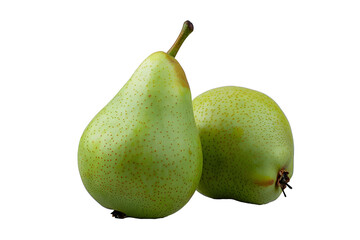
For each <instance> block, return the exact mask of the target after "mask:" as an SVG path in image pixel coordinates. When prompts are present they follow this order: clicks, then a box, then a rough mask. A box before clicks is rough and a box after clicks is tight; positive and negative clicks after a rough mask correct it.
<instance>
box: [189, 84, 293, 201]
mask: <svg viewBox="0 0 360 240" xmlns="http://www.w3.org/2000/svg"><path fill="white" fill-rule="evenodd" d="M193 106H194V114H195V121H196V124H197V127H198V129H199V132H200V139H201V144H202V149H203V172H202V177H201V180H200V183H199V186H198V191H199V192H200V193H202V194H203V195H205V196H208V197H211V198H215V199H235V200H238V201H242V202H247V203H254V204H265V203H268V202H271V201H273V200H275V199H277V198H278V197H279V195H280V194H281V192H284V189H285V188H286V186H289V187H290V185H289V184H288V182H289V180H290V178H291V176H292V174H293V161H294V143H293V137H292V133H291V129H290V125H289V122H288V120H287V118H286V116H285V115H284V113H283V112H282V110H281V109H280V107H279V106H278V105H277V104H276V103H275V102H274V101H273V100H272V99H271V98H270V97H268V96H266V95H265V94H263V93H260V92H258V91H255V90H251V89H247V88H242V87H234V86H229V87H220V88H216V89H212V90H209V91H207V92H205V93H203V94H201V95H199V96H198V97H196V98H195V99H194V101H193ZM284 194H285V192H284ZM285 196H286V195H285Z"/></svg>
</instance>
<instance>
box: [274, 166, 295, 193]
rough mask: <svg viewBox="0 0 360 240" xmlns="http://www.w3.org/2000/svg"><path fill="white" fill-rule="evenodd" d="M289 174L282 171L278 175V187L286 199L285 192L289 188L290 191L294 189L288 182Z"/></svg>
mask: <svg viewBox="0 0 360 240" xmlns="http://www.w3.org/2000/svg"><path fill="white" fill-rule="evenodd" d="M288 175H289V172H288V171H286V170H285V169H281V170H280V171H279V173H278V177H277V185H278V186H279V187H280V188H281V190H282V192H283V194H284V196H285V197H286V194H285V191H284V189H285V188H286V187H289V188H290V189H292V187H291V186H290V185H289V184H288V182H289V181H290V178H289V176H288Z"/></svg>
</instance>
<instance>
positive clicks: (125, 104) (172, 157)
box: [78, 52, 202, 218]
mask: <svg viewBox="0 0 360 240" xmlns="http://www.w3.org/2000/svg"><path fill="white" fill-rule="evenodd" d="M78 166H79V171H80V175H81V179H82V181H83V183H84V185H85V187H86V189H87V191H88V192H89V193H90V194H91V196H92V197H93V198H94V199H95V200H96V201H97V202H99V203H100V204H101V205H102V206H104V207H106V208H109V209H114V210H117V211H120V212H122V213H124V214H125V215H126V216H130V217H136V218H160V217H165V216H168V215H170V214H172V213H174V212H176V211H178V210H179V209H180V208H182V207H183V206H184V205H185V204H186V203H187V202H188V201H189V199H190V198H191V196H192V195H193V193H194V191H195V190H196V187H197V185H198V182H199V180H200V176H201V171H202V151H201V143H200V138H199V134H198V130H197V128H196V124H195V120H194V116H193V108H192V100H191V94H190V89H189V85H188V82H187V79H186V77H185V73H184V71H183V69H182V68H181V66H180V64H179V63H178V62H177V60H175V58H173V57H172V56H170V55H168V54H166V53H164V52H156V53H154V54H152V55H150V56H149V57H148V58H147V59H146V60H145V61H144V62H143V63H142V64H141V65H140V66H139V68H138V69H137V70H136V71H135V73H134V74H133V76H132V77H131V79H130V80H129V81H128V82H127V83H126V84H125V85H124V86H123V88H122V89H121V90H120V91H119V92H118V93H117V95H116V96H115V97H114V98H113V99H112V100H111V101H110V102H109V103H108V104H107V105H106V106H105V107H104V108H103V109H102V110H101V111H100V112H99V113H98V114H97V115H96V116H95V117H94V118H93V120H92V121H91V122H90V123H89V125H88V126H87V127H86V129H85V131H84V133H83V135H82V137H81V140H80V144H79V151H78Z"/></svg>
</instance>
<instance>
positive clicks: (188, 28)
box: [167, 20, 194, 57]
mask: <svg viewBox="0 0 360 240" xmlns="http://www.w3.org/2000/svg"><path fill="white" fill-rule="evenodd" d="M192 31H194V25H193V24H192V23H191V22H190V21H189V20H188V21H185V22H184V25H183V28H182V29H181V32H180V34H179V36H178V38H177V39H176V41H175V43H174V44H173V45H172V47H171V48H170V49H169V51H168V52H167V53H168V54H169V55H170V56H173V57H175V56H176V54H177V52H178V51H179V49H180V47H181V45H182V44H183V42H184V41H185V39H186V38H187V37H188V36H189V35H190V33H192Z"/></svg>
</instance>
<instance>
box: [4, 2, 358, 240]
mask: <svg viewBox="0 0 360 240" xmlns="http://www.w3.org/2000/svg"><path fill="white" fill-rule="evenodd" d="M125 2H126V3H125ZM187 19H189V20H191V21H192V22H193V24H194V26H195V31H194V32H193V33H192V34H191V35H190V36H189V38H188V39H187V40H186V42H185V43H184V45H183V47H182V48H181V50H180V51H179V53H178V55H177V59H178V61H179V62H180V64H181V65H182V67H183V68H184V70H185V72H186V75H187V77H188V81H189V83H190V87H191V90H192V95H193V97H196V96H197V95H199V94H200V93H202V92H204V91H206V90H209V89H211V88H215V87H220V86H225V85H236V86H243V87H248V88H251V89H255V90H258V91H261V92H264V93H266V94H267V95H269V96H270V97H272V98H273V99H274V100H275V101H276V102H277V103H278V104H279V105H280V107H281V108H282V109H283V111H284V112H285V114H286V116H287V117H288V119H289V121H290V124H291V127H292V129H293V135H294V141H295V171H294V176H293V178H292V179H291V185H292V186H293V190H288V191H287V195H288V197H287V198H284V197H283V196H280V197H279V198H278V199H277V200H276V201H274V202H272V203H269V204H267V205H262V206H258V205H251V204H245V203H241V202H237V201H234V200H213V199H210V198H207V197H205V196H203V195H201V194H199V193H195V195H194V196H193V198H192V199H191V200H190V202H189V203H188V204H187V205H186V206H185V207H184V208H182V209H181V210H180V211H178V212H177V213H175V214H173V215H171V216H169V217H166V218H163V219H156V220H139V219H132V218H128V219H125V220H118V219H114V218H112V217H111V215H110V212H111V211H110V210H107V209H105V208H103V207H101V206H100V205H99V204H98V203H96V202H95V201H94V200H93V199H92V198H91V197H90V195H89V194H88V193H87V192H86V190H85V188H84V187H83V185H82V182H81V179H80V176H79V173H78V168H77V147H78V142H79V139H80V136H81V134H82V131H83V130H84V128H85V127H86V125H87V124H88V122H89V121H90V120H91V119H92V117H93V116H94V115H95V114H96V113H97V112H98V111H99V110H100V109H101V108H102V107H103V106H104V105H105V104H106V103H107V102H108V101H109V100H110V99H111V98H112V97H113V96H114V95H115V94H116V93H117V92H118V91H119V90H120V88H121V87H122V86H123V84H124V83H125V82H126V81H127V80H128V79H129V78H130V76H131V75H132V73H133V72H134V71H135V69H136V68H137V66H138V65H139V64H140V63H141V62H142V61H143V60H144V59H145V58H146V57H147V56H148V55H150V54H151V53H152V52H155V51H159V50H162V51H167V50H168V48H169V47H170V46H171V45H172V43H173V42H174V40H175V39H176V37H177V35H178V33H179V31H180V29H181V27H182V24H183V22H184V21H185V20H187ZM359 30H360V4H359V2H358V1H344V0H342V1H330V0H327V1H315V0H311V1H306V0H305V1H289V0H286V1H285V0H284V1H268V0H267V1H256V0H254V1H233V2H231V1H225V0H223V1H219V0H218V1H203V2H201V1H187V0H182V1H177V2H170V1H155V0H152V1H123V2H120V1H73V0H72V1H66V0H63V1H15V0H14V1H1V3H0V80H1V85H0V104H1V118H0V123H1V124H0V141H1V142H0V150H1V152H0V154H1V155H0V160H1V165H0V188H1V189H0V196H1V197H0V219H1V231H0V238H1V239H316V238H321V239H327V238H329V237H332V239H345V238H349V239H356V238H357V239H358V238H359V235H360V234H359V230H358V224H359V220H360V219H359V214H360V208H359V204H360V197H359V177H358V173H359V169H360V157H359V150H358V149H359V148H360V140H359V136H360V128H359V123H360V117H359V103H360V95H359V84H358V83H359V82H360V33H359Z"/></svg>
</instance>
